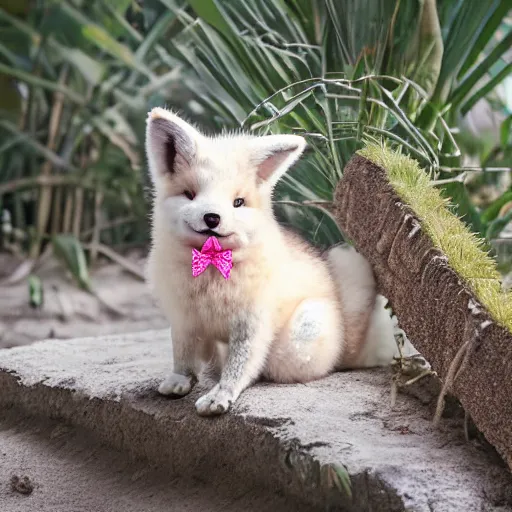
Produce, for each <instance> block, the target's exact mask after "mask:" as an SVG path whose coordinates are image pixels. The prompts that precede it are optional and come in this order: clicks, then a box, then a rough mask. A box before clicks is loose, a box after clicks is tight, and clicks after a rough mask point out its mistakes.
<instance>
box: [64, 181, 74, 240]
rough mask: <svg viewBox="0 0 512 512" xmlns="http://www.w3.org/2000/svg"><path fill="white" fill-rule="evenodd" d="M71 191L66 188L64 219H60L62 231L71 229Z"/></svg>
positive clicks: (65, 231)
mask: <svg viewBox="0 0 512 512" xmlns="http://www.w3.org/2000/svg"><path fill="white" fill-rule="evenodd" d="M73 195H74V194H73V193H72V191H71V190H68V193H67V194H66V205H65V206H64V219H63V221H62V232H63V233H69V232H70V231H71V219H72V217H73Z"/></svg>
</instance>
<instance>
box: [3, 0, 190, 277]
mask: <svg viewBox="0 0 512 512" xmlns="http://www.w3.org/2000/svg"><path fill="white" fill-rule="evenodd" d="M174 19H175V14H174V13H173V11H169V10H168V11H166V12H165V13H163V14H162V16H159V17H158V19H156V15H155V13H154V12H153V10H152V9H151V8H150V7H149V6H148V7H147V8H146V9H145V11H144V12H142V11H141V8H140V6H139V5H138V4H137V3H135V2H132V1H131V0H119V1H116V2H106V1H102V0H94V1H84V0H47V1H29V0H24V1H19V0H16V1H15V2H13V1H5V0H3V1H2V2H0V111H1V113H2V115H1V120H0V210H1V211H3V220H4V222H3V225H4V229H3V235H0V236H1V238H0V243H1V245H2V246H3V248H8V249H11V250H13V251H15V252H17V253H19V254H20V255H22V256H24V257H28V258H29V261H30V264H29V265H27V266H26V269H27V271H29V270H30V268H31V267H32V264H33V263H34V262H35V261H36V260H37V258H38V257H39V255H40V254H41V251H42V250H43V249H44V248H45V247H46V246H48V244H49V242H50V241H53V246H54V248H55V249H56V252H57V253H60V254H74V255H75V257H74V259H73V261H74V264H70V265H68V266H69V267H70V269H71V270H73V274H74V275H75V277H76V279H77V281H78V282H79V283H80V284H81V285H82V286H85V284H84V281H83V275H85V274H84V270H83V268H82V273H81V274H80V272H79V271H78V270H77V269H78V268H79V267H78V266H77V265H79V264H80V265H81V267H83V265H84V264H85V259H84V258H82V257H80V258H79V257H78V256H77V255H79V254H80V251H82V246H81V245H83V246H84V247H86V248H88V249H90V257H91V259H94V258H95V256H96V254H97V253H98V251H101V250H102V248H103V247H104V246H105V244H107V245H109V246H114V247H119V248H123V247H126V246H127V244H128V245H129V244H140V243H144V242H145V241H146V240H147V233H148V229H147V221H146V199H147V197H146V196H147V194H145V191H144V185H145V181H144V177H143V176H144V174H143V173H142V172H141V171H143V167H144V165H143V164H144V161H143V147H142V141H143V133H144V123H145V115H146V112H147V109H148V106H150V105H152V104H161V103H163V102H167V103H168V104H171V105H173V104H175V103H176V102H177V103H178V104H182V103H184V102H186V93H184V91H183V89H182V88H180V72H181V64H180V62H179V61H178V60H176V59H175V58H173V57H172V56H171V55H170V54H169V52H168V51H167V50H166V49H165V48H164V47H163V46H162V45H161V44H160V43H159V39H160V38H161V36H162V35H163V34H164V33H168V32H169V30H170V29H172V26H173V21H174ZM170 96H172V100H171V99H170ZM64 235H65V236H64ZM69 235H72V236H69ZM62 246H66V247H67V251H64V252H63V251H62V250H60V251H59V247H60V249H62ZM64 260H65V261H67V260H66V258H64ZM68 263H69V262H68ZM75 267H76V268H75ZM75 270H76V272H75ZM81 276H82V277H81Z"/></svg>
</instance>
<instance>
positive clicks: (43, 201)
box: [29, 66, 68, 259]
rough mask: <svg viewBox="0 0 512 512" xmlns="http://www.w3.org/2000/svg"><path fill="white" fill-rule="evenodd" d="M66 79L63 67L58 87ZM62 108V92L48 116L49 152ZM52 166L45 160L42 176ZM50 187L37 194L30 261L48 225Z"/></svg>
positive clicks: (55, 141)
mask: <svg viewBox="0 0 512 512" xmlns="http://www.w3.org/2000/svg"><path fill="white" fill-rule="evenodd" d="M67 77H68V67H67V66H64V67H63V68H62V71H61V73H60V76H59V86H64V84H65V83H66V80H67ZM63 106H64V94H62V92H60V91H57V92H55V95H54V102H53V107H52V112H51V115H50V126H49V133H48V143H47V145H46V146H47V148H48V149H49V150H50V151H54V149H55V146H56V145H57V135H58V128H59V123H60V118H61V116H62V109H63ZM52 167H53V164H52V162H51V161H50V160H46V161H45V163H44V164H43V166H42V168H41V175H42V176H49V175H50V174H51V171H52ZM52 190H53V189H52V187H51V186H48V185H43V186H42V187H41V190H40V192H39V201H38V206H37V218H36V239H35V241H34V243H33V244H32V247H31V248H30V253H29V257H30V258H31V259H36V258H37V257H38V256H39V251H40V250H41V240H42V238H43V235H44V233H45V232H46V227H47V224H48V219H49V217H50V209H51V201H52Z"/></svg>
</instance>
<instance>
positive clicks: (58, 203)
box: [51, 187, 62, 235]
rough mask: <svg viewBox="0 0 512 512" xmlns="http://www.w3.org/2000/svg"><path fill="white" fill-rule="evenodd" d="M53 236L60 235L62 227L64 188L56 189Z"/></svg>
mask: <svg viewBox="0 0 512 512" xmlns="http://www.w3.org/2000/svg"><path fill="white" fill-rule="evenodd" d="M53 205H54V206H53V214H52V227H51V230H52V235H55V234H57V233H59V231H60V228H61V226H62V187H56V190H55V195H54V200H53Z"/></svg>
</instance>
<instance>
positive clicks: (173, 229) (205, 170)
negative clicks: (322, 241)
mask: <svg viewBox="0 0 512 512" xmlns="http://www.w3.org/2000/svg"><path fill="white" fill-rule="evenodd" d="M305 146H306V142H305V140H304V139H303V138H302V137H300V136H297V135H268V136H261V137H253V136H249V135H245V134H238V133H234V134H227V135H219V136H216V137H209V136H205V135H204V134H202V133H201V132H200V131H199V130H197V129H196V128H195V127H193V126H192V125H190V124H189V123H187V122H186V121H184V120H183V119H181V118H180V117H178V116H177V115H175V114H173V113H172V112H170V111H168V110H165V109H162V108H155V109H153V110H152V111H151V112H150V113H149V115H148V121H147V132H146V150H147V157H148V163H149V168H150V171H151V176H152V180H153V184H154V203H153V215H152V248H151V253H150V257H149V260H148V267H147V274H148V281H149V284H150V287H151V289H152V292H153V294H154V296H155V297H156V299H157V301H158V302H159V304H160V306H161V307H162V309H163V311H164V312H165V314H166V315H167V317H168V319H169V321H170V324H171V335H172V347H173V368H172V372H170V374H169V376H168V377H167V378H166V379H165V380H164V381H163V382H162V383H161V385H160V387H159V392H160V393H162V394H164V395H186V394H187V393H189V392H190V391H191V389H192V387H193V385H194V384H195V382H197V379H198V378H199V377H200V376H201V375H202V374H203V373H204V372H205V371H206V370H208V371H209V372H210V373H211V370H212V369H213V370H214V372H213V373H214V374H216V375H217V382H216V384H215V385H214V386H213V388H212V389H211V390H210V391H208V392H207V393H206V394H204V395H203V396H201V397H200V398H199V399H198V400H197V402H196V409H197V412H198V413H199V414H201V415H215V414H222V413H225V412H226V411H228V409H229V408H230V406H231V405H232V404H233V403H234V402H235V401H236V400H237V398H238V397H239V395H240V393H242V391H243V390H244V389H246V388H247V387H248V386H250V385H251V384H252V383H254V382H255V381H257V380H259V379H267V380H271V381H274V382H281V383H293V382H307V381H310V380H313V379H318V378H320V377H324V376H326V375H327V374H329V373H330V372H333V371H335V370H339V369H345V368H361V367H370V366H379V365H386V364H389V363H390V362H391V360H392V358H393V356H394V354H395V353H396V348H397V347H396V343H395V339H394V334H393V324H392V321H391V318H390V315H389V314H388V312H387V311H386V310H385V308H384V305H385V299H384V298H383V297H381V296H379V295H377V292H376V284H375V280H374V276H373V273H372V269H371V267H370V265H369V263H368V262H367V261H366V260H365V259H364V258H363V257H362V256H361V255H360V254H358V253H357V252H356V251H355V250H354V249H353V248H351V247H349V246H347V247H340V246H337V247H334V248H332V249H331V250H330V251H328V252H327V254H326V255H322V254H320V253H319V252H318V251H317V250H316V249H315V248H313V247H311V246H310V245H309V244H307V243H306V242H305V241H304V240H302V239H301V238H300V237H298V236H297V235H295V234H293V233H292V232H290V231H288V230H286V229H284V228H283V227H281V226H280V225H279V224H278V222H277V221H276V219H275V218H274V215H273V210H272V203H271V200H272V191H273V188H274V186H275V185H276V183H277V181H278V180H279V178H280V177H281V176H282V175H283V174H284V173H285V172H286V171H287V170H288V169H289V168H290V166H292V164H294V163H295V162H296V161H297V160H298V159H299V157H300V156H301V154H302V152H303V151H304V148H305ZM212 236H213V237H215V238H216V239H217V240H218V242H219V244H220V245H221V247H222V249H223V250H231V251H232V269H231V274H230V277H229V279H225V277H223V276H222V275H221V273H220V272H219V271H218V269H217V268H216V267H215V266H214V265H210V266H208V268H206V270H205V271H204V272H202V273H201V274H200V275H198V276H196V277H193V275H192V271H191V257H192V256H191V255H192V249H196V250H200V249H201V248H202V246H203V244H204V243H205V242H206V240H207V239H208V238H210V237H212Z"/></svg>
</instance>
